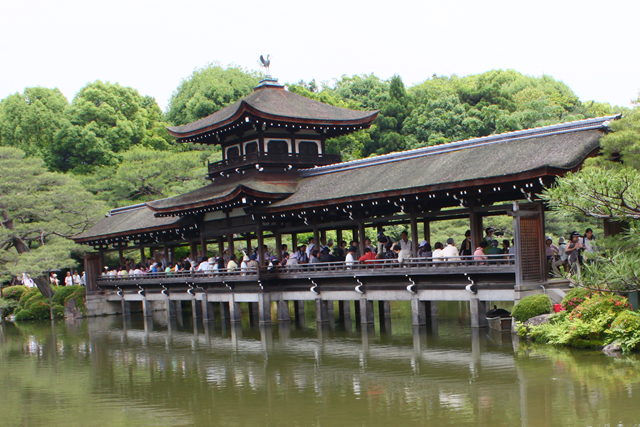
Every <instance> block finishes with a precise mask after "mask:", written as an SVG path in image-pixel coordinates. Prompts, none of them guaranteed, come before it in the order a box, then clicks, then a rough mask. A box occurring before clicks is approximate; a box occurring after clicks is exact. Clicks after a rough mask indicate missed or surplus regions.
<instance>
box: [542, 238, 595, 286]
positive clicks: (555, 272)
mask: <svg viewBox="0 0 640 427" xmlns="http://www.w3.org/2000/svg"><path fill="white" fill-rule="evenodd" d="M545 250H546V255H547V270H548V272H549V275H550V276H561V271H560V269H563V270H564V271H566V272H570V273H571V274H576V273H579V272H580V265H581V264H582V263H583V254H584V253H585V252H590V253H594V252H596V238H595V236H594V235H593V230H592V229H591V228H587V230H586V231H585V232H584V235H583V234H580V233H578V232H577V231H574V232H572V233H571V234H570V235H569V241H568V242H567V241H566V240H565V238H564V237H560V238H559V239H558V245H557V246H556V245H554V244H553V239H552V238H551V236H547V237H546V238H545Z"/></svg>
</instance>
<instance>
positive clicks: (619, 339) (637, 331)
mask: <svg viewBox="0 0 640 427" xmlns="http://www.w3.org/2000/svg"><path fill="white" fill-rule="evenodd" d="M607 334H608V335H609V338H608V339H607V342H616V343H619V344H620V346H621V347H622V351H623V352H624V353H629V352H631V351H635V350H640V314H639V313H637V312H634V311H623V312H622V313H620V314H619V315H618V317H616V319H615V320H614V321H613V323H612V324H611V328H610V329H609V330H608V331H607Z"/></svg>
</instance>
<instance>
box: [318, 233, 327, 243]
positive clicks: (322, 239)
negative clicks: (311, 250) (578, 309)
mask: <svg viewBox="0 0 640 427" xmlns="http://www.w3.org/2000/svg"><path fill="white" fill-rule="evenodd" d="M320 243H322V244H323V245H326V244H327V230H320Z"/></svg>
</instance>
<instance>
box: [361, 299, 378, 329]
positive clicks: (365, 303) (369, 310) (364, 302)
mask: <svg viewBox="0 0 640 427" xmlns="http://www.w3.org/2000/svg"><path fill="white" fill-rule="evenodd" d="M374 319H375V317H374V315H373V301H369V300H368V299H366V298H360V323H361V324H362V325H368V324H370V323H375V320H374Z"/></svg>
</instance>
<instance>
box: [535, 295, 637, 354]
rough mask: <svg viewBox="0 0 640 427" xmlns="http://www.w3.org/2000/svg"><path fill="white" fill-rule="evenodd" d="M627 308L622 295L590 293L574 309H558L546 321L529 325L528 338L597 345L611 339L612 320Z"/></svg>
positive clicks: (586, 345)
mask: <svg viewBox="0 0 640 427" xmlns="http://www.w3.org/2000/svg"><path fill="white" fill-rule="evenodd" d="M628 309H629V305H628V303H627V299H626V298H624V297H621V296H618V295H611V294H606V295H605V294H601V293H593V294H591V295H589V296H587V298H585V300H584V301H583V302H582V303H581V304H580V305H578V306H577V307H576V308H575V309H574V310H573V312H571V313H569V312H566V311H563V312H560V313H558V314H557V315H554V316H551V318H550V320H549V322H548V323H545V324H542V325H539V326H534V327H532V328H531V329H530V331H529V338H531V339H532V340H533V341H536V342H541V343H547V344H556V345H568V346H571V347H579V348H583V347H599V346H602V345H603V344H604V343H605V342H611V341H612V338H611V333H610V332H609V331H610V328H611V327H612V325H613V324H614V320H615V319H616V318H617V317H618V316H619V315H621V313H626V312H628V311H629V310H628Z"/></svg>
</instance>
